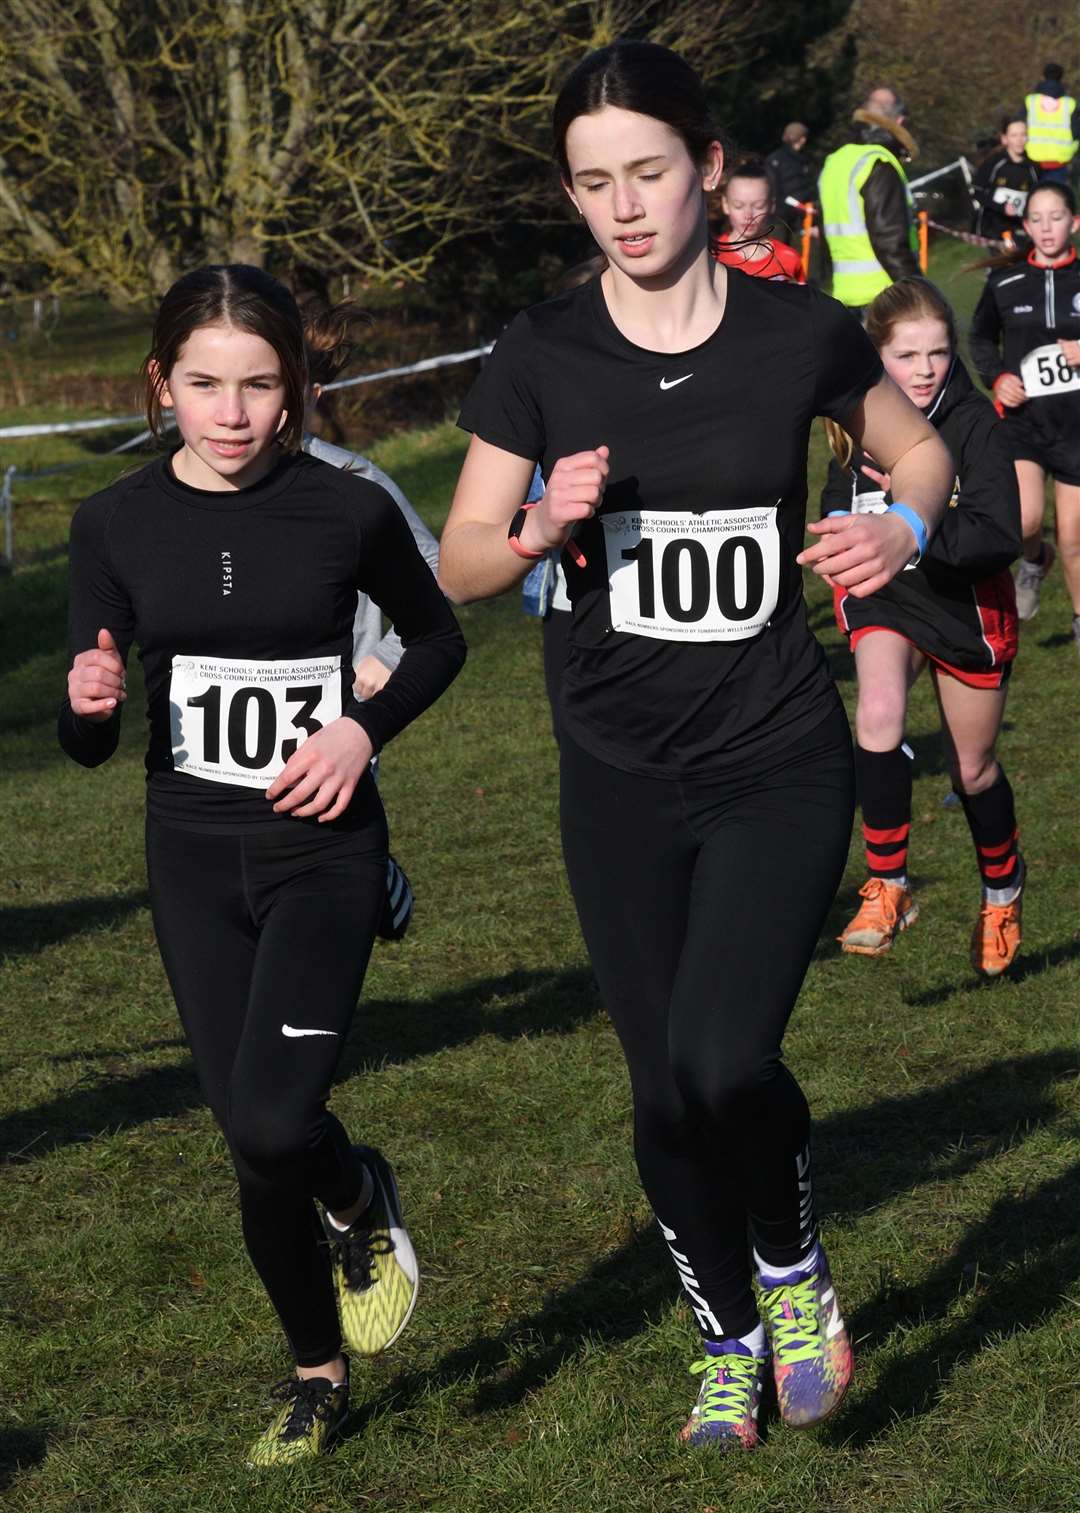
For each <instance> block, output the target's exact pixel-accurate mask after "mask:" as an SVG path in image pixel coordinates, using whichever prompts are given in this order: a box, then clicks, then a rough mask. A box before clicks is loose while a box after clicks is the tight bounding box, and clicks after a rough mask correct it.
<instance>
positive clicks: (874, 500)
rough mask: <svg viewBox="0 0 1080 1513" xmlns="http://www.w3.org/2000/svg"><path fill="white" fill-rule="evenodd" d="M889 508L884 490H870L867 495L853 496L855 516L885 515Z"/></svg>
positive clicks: (852, 510) (852, 508) (852, 503)
mask: <svg viewBox="0 0 1080 1513" xmlns="http://www.w3.org/2000/svg"><path fill="white" fill-rule="evenodd" d="M888 508H889V506H888V502H887V497H886V494H885V490H884V489H868V490H867V491H866V493H865V494H852V496H851V513H852V514H853V515H884V513H885V511H886V510H887V509H888Z"/></svg>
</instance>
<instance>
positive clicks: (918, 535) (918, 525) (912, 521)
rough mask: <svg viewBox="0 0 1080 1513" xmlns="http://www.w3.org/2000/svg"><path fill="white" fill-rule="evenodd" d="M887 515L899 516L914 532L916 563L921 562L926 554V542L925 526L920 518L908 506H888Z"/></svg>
mask: <svg viewBox="0 0 1080 1513" xmlns="http://www.w3.org/2000/svg"><path fill="white" fill-rule="evenodd" d="M887 513H888V514H890V515H899V516H900V519H901V520H904V521H906V522H907V524H908V525H910V526H911V529H912V530H913V531H914V532H915V549H916V551H917V552H918V557H917V558H916V561H918V562H921V561H922V559H923V555H924V554H925V552H926V542H927V535H926V525H925V523H924V522H923V520H922V518H921V517H920V516H919V515H917V514H916V513H915V511H914V510H913V509H912V508H911V506H910V504H890V505H889V508H888V511H887Z"/></svg>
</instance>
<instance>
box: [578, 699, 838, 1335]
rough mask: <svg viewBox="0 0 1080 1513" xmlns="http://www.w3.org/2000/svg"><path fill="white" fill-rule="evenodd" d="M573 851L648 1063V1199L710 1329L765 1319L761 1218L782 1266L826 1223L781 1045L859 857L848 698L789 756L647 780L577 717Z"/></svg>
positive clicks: (585, 905)
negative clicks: (851, 850)
mask: <svg viewBox="0 0 1080 1513" xmlns="http://www.w3.org/2000/svg"><path fill="white" fill-rule="evenodd" d="M560 749H561V760H562V826H563V846H564V850H565V854H566V865H567V870H568V872H569V876H570V886H571V888H572V889H573V893H574V899H575V902H576V904H577V909H578V916H579V918H580V920H581V928H582V931H583V932H584V935H585V941H586V944H587V946H588V948H589V954H590V956H591V958H592V964H593V967H594V969H595V971H596V976H597V979H598V981H599V984H600V992H601V994H602V996H603V999H604V1002H605V1005H606V1007H607V1009H608V1012H609V1013H610V1015H611V1017H612V1020H613V1021H614V1024H615V1028H616V1030H617V1032H618V1035H619V1039H620V1040H621V1042H622V1047H623V1051H624V1052H625V1054H626V1059H627V1062H628V1064H629V1069H630V1080H631V1084H632V1088H633V1096H634V1144H635V1153H636V1156H637V1163H638V1170H639V1172H640V1174H641V1180H642V1184H643V1186H644V1188H645V1192H646V1195H647V1196H648V1198H649V1201H650V1203H651V1204H652V1206H653V1209H654V1211H655V1212H656V1215H657V1218H658V1219H659V1220H660V1223H661V1228H662V1229H663V1231H664V1234H665V1238H666V1239H667V1241H668V1244H669V1247H670V1248H671V1251H672V1254H673V1256H674V1259H675V1264H676V1267H677V1270H678V1273H679V1277H680V1280H681V1282H682V1284H683V1286H684V1287H685V1288H686V1291H687V1293H688V1294H689V1296H690V1300H691V1304H692V1306H693V1309H694V1313H695V1316H696V1317H697V1320H698V1323H699V1325H700V1327H701V1329H702V1332H703V1334H704V1335H705V1337H706V1338H707V1339H712V1340H716V1339H720V1338H724V1337H730V1336H732V1335H743V1334H747V1333H749V1332H750V1330H751V1329H753V1328H754V1326H755V1325H756V1323H757V1319H758V1315H757V1310H756V1307H755V1304H754V1300H753V1296H752V1293H751V1288H750V1280H751V1271H750V1256H749V1251H748V1246H747V1226H748V1225H749V1230H750V1236H751V1239H752V1240H753V1244H754V1247H755V1249H756V1250H757V1251H758V1253H759V1254H760V1255H761V1257H762V1259H763V1260H765V1261H766V1262H768V1263H769V1264H770V1265H772V1266H776V1267H786V1266H790V1265H793V1264H794V1263H795V1262H797V1261H798V1260H800V1259H801V1258H802V1257H803V1256H805V1255H806V1254H807V1252H808V1251H809V1250H810V1248H811V1247H812V1245H813V1244H814V1241H815V1238H816V1220H815V1216H814V1206H813V1190H812V1185H811V1174H810V1154H809V1134H810V1115H809V1110H808V1108H807V1104H806V1099H805V1098H804V1097H803V1094H802V1091H801V1089H800V1088H799V1085H798V1083H797V1082H796V1081H795V1079H794V1077H793V1076H792V1075H791V1073H790V1072H789V1071H788V1070H787V1068H786V1067H785V1065H784V1063H783V1061H782V1060H781V1054H780V1042H781V1040H782V1038H783V1034H784V1030H785V1028H786V1026H787V1022H788V1019H789V1017H790V1015H791V1011H792V1009H793V1008H794V1007H795V1001H796V999H797V997H798V994H799V990H800V988H801V986H802V982H803V978H804V976H805V974H806V970H807V967H808V966H809V964H810V959H811V956H812V955H813V951H814V947H815V944H816V942H817V939H818V934H819V932H820V930H821V927H822V924H823V923H824V920H825V915H826V913H827V912H828V909H829V905H830V904H831V902H832V899H833V896H834V894H835V892H836V888H837V885H838V883H839V881H840V878H841V875H842V873H843V870H844V864H845V861H846V858H847V850H848V842H849V839H850V836H851V822H852V815H853V806H854V784H853V777H852V756H851V737H850V734H849V732H848V725H847V720H846V718H845V716H844V712H843V709H842V708H841V707H840V704H839V701H837V704H836V708H835V709H834V711H833V713H832V714H830V715H829V716H828V718H827V719H826V720H825V721H824V722H823V723H822V724H821V725H819V726H818V727H817V728H816V729H815V730H813V731H812V732H811V733H810V735H809V736H808V737H806V738H805V739H804V740H803V741H802V742H801V743H800V744H798V745H796V746H794V747H789V748H787V749H786V750H785V751H783V752H782V753H780V754H779V756H778V757H777V758H776V759H774V761H773V762H772V763H759V764H758V765H757V767H756V768H755V769H754V770H753V771H745V772H742V773H740V774H739V775H737V776H732V775H728V776H724V777H722V778H720V777H707V778H697V779H694V780H692V781H680V780H665V779H657V778H647V777H637V776H635V775H633V774H632V773H628V772H623V771H620V770H618V769H616V768H613V767H610V766H608V765H607V764H606V763H604V762H601V761H598V760H597V759H596V758H595V757H592V756H589V755H588V754H587V753H585V752H584V751H582V750H581V748H580V747H578V746H576V745H575V744H574V743H573V742H572V741H571V740H570V739H569V738H568V737H567V735H566V733H565V732H564V733H563V738H562V743H561V748H560Z"/></svg>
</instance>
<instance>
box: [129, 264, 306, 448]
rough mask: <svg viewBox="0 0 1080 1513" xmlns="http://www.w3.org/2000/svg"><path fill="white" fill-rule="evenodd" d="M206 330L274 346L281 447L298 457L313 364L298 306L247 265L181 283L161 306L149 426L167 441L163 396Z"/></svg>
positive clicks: (147, 371)
mask: <svg viewBox="0 0 1080 1513" xmlns="http://www.w3.org/2000/svg"><path fill="white" fill-rule="evenodd" d="M203 326H233V327H234V328H235V329H236V330H237V331H247V332H249V333H250V334H251V335H252V336H261V337H262V338H263V340H264V341H266V342H269V344H270V346H271V347H273V349H274V351H275V352H276V353H277V356H278V361H279V362H280V363H281V377H282V382H283V384H284V386H285V406H284V408H285V410H286V412H287V413H286V418H285V423H284V425H283V426H282V428H281V430H280V431H279V432H278V434H277V441H278V444H279V445H280V446H281V447H283V448H284V449H285V450H286V451H288V452H294V451H296V450H297V449H298V448H299V446H300V443H301V441H302V440H303V436H304V394H305V390H306V389H307V358H306V355H305V351H304V328H303V325H302V323H301V320H300V311H299V310H298V309H297V307H296V301H295V300H294V299H293V297H292V295H291V294H290V293H289V291H288V289H286V287H285V285H284V284H282V283H279V282H278V280H277V279H276V278H274V277H273V276H272V275H271V274H269V273H267V272H265V270H264V269H262V268H255V267H252V266H250V265H249V264H247V263H214V264H210V265H208V266H207V267H205V268H196V269H194V271H193V272H191V273H185V274H184V276H183V278H179V279H177V281H176V283H175V284H173V286H172V288H171V289H170V290H169V291H168V293H167V294H166V295H165V298H164V299H163V300H162V301H161V307H160V309H159V310H158V313H157V318H156V320H155V321H154V331H153V336H152V337H151V340H150V351H149V352H148V353H147V354H146V357H145V359H144V360H143V365H142V368H141V370H140V376H141V380H142V386H143V399H144V403H145V406H146V420H147V424H148V425H149V427H150V430H151V431H152V432H153V433H154V435H155V436H156V437H157V438H158V440H160V439H161V436H162V433H163V429H164V428H163V424H162V413H161V412H162V403H161V396H162V393H163V391H164V388H165V385H166V384H167V382H168V379H169V374H170V373H171V372H172V370H173V368H174V367H175V366H176V364H177V362H178V361H179V358H180V354H181V352H182V351H183V349H184V345H185V343H186V342H187V341H188V338H189V337H190V336H191V333H192V332H193V331H197V330H199V329H200V328H201V327H203Z"/></svg>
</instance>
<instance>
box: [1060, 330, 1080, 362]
mask: <svg viewBox="0 0 1080 1513" xmlns="http://www.w3.org/2000/svg"><path fill="white" fill-rule="evenodd" d="M1058 346H1059V347H1060V348H1061V351H1062V355H1063V356H1064V358H1065V361H1066V362H1067V363H1068V364H1069V367H1070V368H1080V341H1067V340H1066V338H1065V337H1061V338H1060V340H1059V341H1058Z"/></svg>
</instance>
